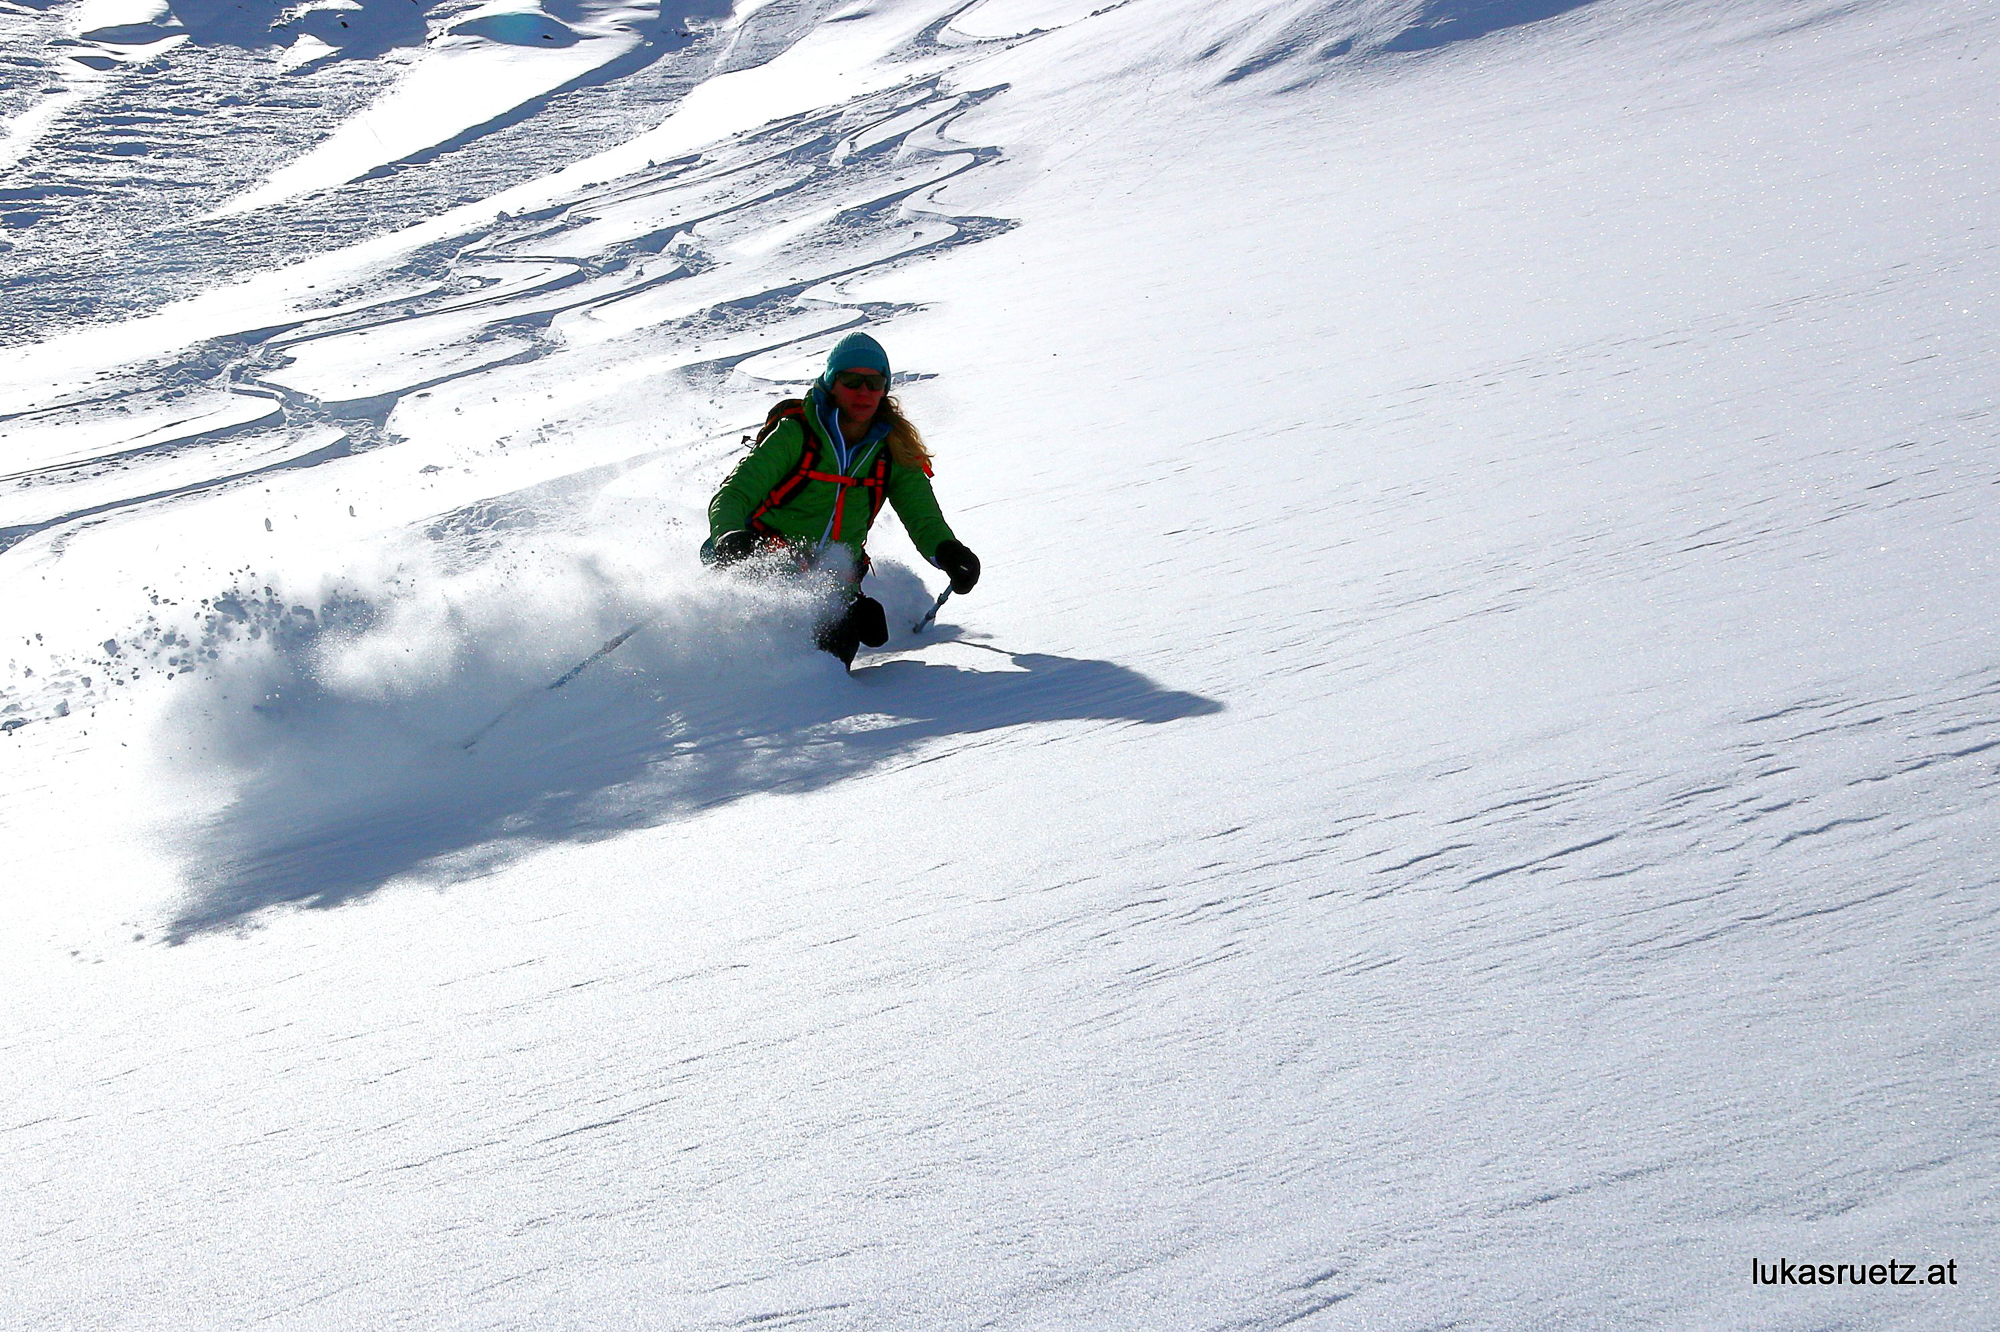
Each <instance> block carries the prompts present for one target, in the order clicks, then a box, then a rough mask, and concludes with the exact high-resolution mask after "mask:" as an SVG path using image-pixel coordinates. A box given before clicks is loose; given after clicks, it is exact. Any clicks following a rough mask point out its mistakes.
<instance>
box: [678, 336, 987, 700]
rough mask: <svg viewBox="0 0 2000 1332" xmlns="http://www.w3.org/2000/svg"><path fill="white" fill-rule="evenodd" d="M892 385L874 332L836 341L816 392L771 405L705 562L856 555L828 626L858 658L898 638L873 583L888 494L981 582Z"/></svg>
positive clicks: (827, 635)
mask: <svg viewBox="0 0 2000 1332" xmlns="http://www.w3.org/2000/svg"><path fill="white" fill-rule="evenodd" d="M888 392H889V354H888V353H887V352H885V351H883V350H882V344H881V343H879V342H877V341H875V339H873V338H871V337H869V336H868V335H867V334H866V333H849V334H848V335H847V336H846V337H844V338H842V339H841V340H840V341H839V342H837V343H835V344H834V348H833V351H832V352H831V353H829V354H828V356H827V358H826V369H825V371H824V372H822V373H821V375H820V377H819V378H818V379H816V380H814V381H813V385H812V388H811V389H810V390H809V391H808V392H807V394H806V396H805V398H804V399H797V398H789V399H786V400H785V401H784V402H781V403H779V404H778V405H777V406H775V407H773V408H772V409H771V412H770V415H769V416H768V417H766V418H765V421H764V429H763V432H762V433H761V434H760V435H759V437H758V440H757V444H756V447H755V448H753V449H752V450H751V451H750V452H749V454H747V455H746V456H745V457H744V458H743V459H742V460H741V461H740V462H738V463H737V464H736V468H735V470H734V471H732V472H730V474H729V479H728V480H726V481H724V482H723V483H722V488H721V489H720V490H718V491H716V492H715V498H714V499H712V500H710V501H709V505H708V528H709V537H708V540H707V541H705V542H703V543H702V547H701V558H702V562H703V563H705V564H709V565H713V566H714V567H716V568H727V567H729V566H730V565H732V564H739V563H741V562H743V561H744V560H748V559H752V558H754V557H757V556H760V555H763V556H769V557H771V563H772V565H773V566H774V567H785V568H788V571H791V572H797V573H804V572H806V571H808V570H810V569H813V568H815V567H818V566H820V565H821V564H822V563H823V562H824V561H825V559H826V557H827V556H828V555H829V553H831V552H834V551H836V550H838V551H840V552H842V553H843V555H842V558H843V559H845V560H847V561H851V562H846V563H843V564H841V565H839V566H837V567H839V568H841V571H842V573H843V574H844V576H845V584H846V585H845V588H844V591H845V594H846V595H845V597H844V598H843V604H842V606H841V608H840V609H839V610H838V611H837V612H836V613H835V614H833V615H832V616H830V617H829V618H828V619H827V620H825V621H824V622H822V623H821V625H820V626H819V630H818V632H817V634H816V635H815V638H814V641H815V643H817V645H818V646H819V647H821V648H823V649H825V650H826V651H828V652H831V653H832V654H833V655H834V656H836V657H839V658H840V660H841V662H842V663H843V664H845V665H852V664H853V661H854V654H855V651H856V650H857V649H858V648H859V647H860V645H861V644H863V643H866V644H867V645H868V646H869V647H880V646H881V645H882V644H884V643H886V642H888V641H889V622H888V617H887V616H886V615H884V614H883V611H882V603H881V602H879V601H877V600H875V598H873V597H870V596H866V595H864V594H863V593H862V591H861V577H862V575H863V574H865V573H867V572H868V552H867V551H866V549H865V548H864V547H865V544H866V542H867V540H868V529H869V528H870V527H871V526H873V524H874V522H875V515H876V514H878V513H880V512H881V510H882V503H883V501H884V500H887V501H888V502H889V503H890V504H893V505H895V506H896V516H897V517H899V518H901V519H902V520H903V526H904V528H905V529H907V530H908V532H909V534H910V540H911V541H912V542H913V543H914V544H915V545H916V548H917V553H918V554H920V555H922V556H923V557H924V558H925V559H927V560H929V561H930V562H931V563H932V564H933V565H935V566H937V567H938V568H939V569H942V570H943V571H944V572H945V574H946V575H948V576H949V577H950V579H951V590H952V591H953V592H955V593H958V594H960V595H963V594H965V593H967V592H970V591H971V590H972V587H973V585H974V584H975V583H977V582H978V581H979V557H978V556H976V555H974V554H973V553H972V552H971V551H970V550H967V549H966V548H965V546H964V544H963V543H961V542H960V541H959V540H958V539H957V538H956V537H954V536H953V535H952V532H951V527H950V525H949V524H947V523H946V522H945V520H944V515H943V514H942V513H940V512H939V511H938V504H937V497H936V496H935V495H934V494H933V493H932V492H931V482H930V478H931V456H930V451H929V450H928V449H926V448H925V447H924V441H923V437H922V436H921V435H919V434H918V433H917V428H916V427H915V426H913V425H911V424H910V422H909V421H908V420H907V419H906V418H905V417H904V416H903V413H902V411H901V410H900V409H899V408H898V406H897V404H896V400H895V399H894V398H892V397H889V396H888Z"/></svg>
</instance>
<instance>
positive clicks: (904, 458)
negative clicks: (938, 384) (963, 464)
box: [875, 396, 931, 476]
mask: <svg viewBox="0 0 2000 1332" xmlns="http://www.w3.org/2000/svg"><path fill="white" fill-rule="evenodd" d="M875 415H876V416H877V417H879V418H881V419H882V420H884V421H887V422H888V423H889V456H890V457H891V458H893V459H895V461H896V465H897V466H898V467H914V468H917V469H919V470H921V471H922V472H923V474H924V475H925V476H929V475H930V474H931V451H930V449H929V448H928V447H927V446H926V445H925V444H924V437H923V435H922V434H921V433H919V432H918V430H917V428H916V427H915V426H914V425H911V424H910V418H909V417H907V416H904V415H903V407H902V404H901V403H899V402H897V401H896V400H895V399H894V398H892V397H887V396H885V397H884V398H883V399H882V405H881V406H880V407H878V408H876V409H875Z"/></svg>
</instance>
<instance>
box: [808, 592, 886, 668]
mask: <svg viewBox="0 0 2000 1332" xmlns="http://www.w3.org/2000/svg"><path fill="white" fill-rule="evenodd" d="M888 641H889V617H888V616H887V615H885V614H883V612H882V603H881V602H879V601H877V600H875V598H873V597H856V598H855V599H854V600H853V601H851V602H849V603H848V606H847V609H846V610H845V611H843V612H842V613H841V614H840V615H839V616H837V617H836V618H834V619H831V620H828V621H827V622H826V623H824V624H822V625H821V626H820V627H819V632H818V633H817V634H815V635H814V636H813V643H814V645H815V646H817V647H818V648H819V649H820V650H821V651H823V652H831V653H832V654H833V655H834V656H836V657H839V658H840V664H841V665H843V666H850V667H851V666H853V665H854V654H855V653H856V652H858V651H860V649H861V645H862V644H863V643H866V644H867V645H868V646H869V647H881V646H882V645H883V644H884V643H886V642H888Z"/></svg>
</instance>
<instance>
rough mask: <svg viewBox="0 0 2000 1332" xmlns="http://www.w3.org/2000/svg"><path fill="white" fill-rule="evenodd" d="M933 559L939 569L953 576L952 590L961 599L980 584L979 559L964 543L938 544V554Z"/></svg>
mask: <svg viewBox="0 0 2000 1332" xmlns="http://www.w3.org/2000/svg"><path fill="white" fill-rule="evenodd" d="M932 558H933V561H934V562H935V563H936V565H937V567H938V568H940V569H942V570H944V571H945V573H947V574H949V575H950V576H951V590H952V591H954V592H956V593H958V595H960V596H961V597H962V596H964V595H965V594H966V593H968V592H970V591H971V590H972V589H973V586H974V585H975V584H977V583H978V582H979V557H978V556H977V555H974V554H973V553H972V552H971V551H969V550H967V549H966V548H965V545H964V544H963V543H962V542H958V541H940V542H938V548H937V554H936V555H935V556H933V557H932Z"/></svg>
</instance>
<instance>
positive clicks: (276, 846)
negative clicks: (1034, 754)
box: [168, 629, 1222, 942]
mask: <svg viewBox="0 0 2000 1332" xmlns="http://www.w3.org/2000/svg"><path fill="white" fill-rule="evenodd" d="M939 637H940V638H941V639H945V640H950V639H952V638H953V637H955V635H954V634H953V633H952V632H951V631H950V630H949V629H946V630H945V631H944V632H943V633H941V634H940V635H939ZM960 642H961V643H962V644H963V646H964V647H968V648H983V649H984V650H985V651H986V652H989V653H992V654H994V656H996V657H997V658H998V660H997V661H996V662H995V663H994V664H995V665H996V666H998V667H999V668H998V669H978V668H977V667H976V665H957V664H951V663H945V662H937V661H915V660H909V659H897V660H890V661H885V662H881V663H880V664H874V665H870V664H869V663H868V662H867V661H866V660H865V659H864V660H863V661H862V662H860V663H857V669H856V671H855V674H854V676H853V677H852V678H851V679H848V680H842V679H839V678H838V673H837V671H835V672H832V673H831V674H819V675H815V676H813V677H812V678H811V679H809V680H807V681H805V683H804V684H803V686H802V687H799V688H794V689H784V690H776V691H772V690H760V689H747V690H746V689H741V688H733V687H731V685H730V683H729V682H728V681H717V680H709V681H706V682H702V683H693V682H690V681H689V680H687V679H686V678H671V677H670V678H668V679H667V680H665V681H664V682H663V681H661V680H659V679H657V678H651V679H649V678H648V677H647V676H646V675H645V674H644V673H640V674H638V675H633V674H631V673H630V672H627V673H626V674H625V675H624V676H623V677H620V676H619V674H618V673H617V672H605V673H603V674H602V675H601V676H599V677H598V678H596V679H592V677H589V676H585V677H583V678H582V679H580V680H579V681H578V685H582V686H585V687H582V688H578V687H576V686H572V687H571V688H569V689H566V690H564V691H563V692H562V693H560V694H549V695H547V696H546V698H545V699H543V700H540V701H538V702H537V704H536V705H535V708H536V712H535V714H534V716H533V717H532V718H530V719H529V720H528V721H527V722H524V723H522V724H509V725H503V726H501V727H499V728H497V729H496V730H495V731H494V733H493V734H492V736H491V737H489V738H488V739H485V740H482V741H481V742H480V745H479V747H478V750H477V751H475V752H473V753H470V754H468V753H466V752H464V751H463V750H461V749H460V748H459V747H458V746H457V745H456V744H451V743H430V744H428V745H426V746H425V747H424V748H423V749H422V750H421V751H419V752H414V753H408V754H405V755H403V756H402V757H401V758H400V759H399V760H397V761H394V762H388V763H377V762H371V760H372V759H375V758H377V757H378V755H377V752H376V751H372V750H371V749H370V747H369V746H368V745H367V744H366V743H365V742H364V741H361V740H359V739H349V740H348V741H346V742H342V743H328V742H324V741H322V742H320V743H317V744H316V745H292V746H290V747H289V748H286V749H283V750H281V751H279V752H278V754H277V756H276V757H275V758H274V759H272V760H270V761H267V762H266V763H265V764H264V765H263V766H262V767H261V769H260V770H259V771H258V772H256V773H255V774H254V775H252V776H251V777H250V778H248V779H247V780H246V781H245V782H244V783H243V784H242V786H241V787H240V788H239V790H238V793H237V796H236V799H235V801H234V802H233V803H232V804H231V805H230V807H229V808H228V809H227V810H225V811H224V812H223V813H222V814H221V815H220V816H219V817H218V818H216V819H215V820H214V822H212V823H211V824H210V825H209V826H208V827H206V828H204V829H203V830H202V834H201V836H200V838H199V840H198V842H196V843H195V844H194V847H193V849H192V851H191V854H190V855H189V861H190V865H189V870H190V879H191V881H192V883H193V885H194V888H195V891H194V894H193V896H192V898H191V899H190V900H189V901H187V902H186V903H185V905H184V907H183V909H182V910H181V911H180V913H179V916H178V918H177V919H176V920H175V921H174V922H173V924H172V926H171V927H170V929H169V931H168V937H169V938H171V939H173V940H174V941H176V942H179V941H182V940H185V939H187V938H188V937H190V936H192V935H195V934H199V933H203V932H206V931H210V930H215V929H227V928H230V927H234V926H240V925H242V924H244V923H246V922H247V920H248V918H249V917H250V916H251V915H253V914H254V913H256V912H258V911H260V910H262V909H264V908H267V907H272V906H278V905H282V904H297V905H302V906H311V907H331V906H337V905H339V904H341V903H344V902H350V901H353V900H354V899H356V898H360V897H363V896H366V895H367V894H369V893H372V892H373V891H374V890H375V889H377V888H379V887H381V886H382V885H383V884H385V883H387V882H388V881H389V880H391V879H394V878H397V877H399V876H403V875H418V876H420V877H423V878H427V879H430V880H432V881H434V882H443V883H451V882H459V881H463V880H466V879H470V878H475V877H478V876H480V875H483V874H485V873H489V872H491V871H492V870H494V869H497V868H499V867H501V866H503V865H505V864H506V863H508V862H510V861H512V860H514V859H516V858H517V857H519V856H521V855H523V854H525V853H528V852H530V851H533V850H535V849H536V848H538V847H541V846H545V845H553V844H558V843H564V842H580V841H593V840H598V839H601V838H605V837H610V836H615V835H617V834H618V833H621V832H625V831H629V830H632V829H635V828H643V827H649V826H655V825H658V824H663V823H668V822H672V821H674V820H677V819H681V818H685V817H688V816H689V815H691V814H693V813H695V812H696V811H699V810H702V809H706V808H711V807H714V806H718V805H725V804H728V803H730V802H732V801H735V800H739V799H741V798H743V797H744V796H747V795H751V794H755V793H766V792H801V791H811V790H816V789H818V788H821V787H825V786H829V785H831V784H833V783H835V782H838V781H842V780H844V779H846V778H849V777H854V776H859V775H862V774H865V773H867V772H870V771H872V770H875V769H877V768H880V767H882V766H884V765H887V764H891V763H893V762H895V761H896V760H898V759H899V758H903V757H906V756H909V757H915V756H916V755H917V753H918V751H919V750H935V749H936V748H937V745H936V742H940V741H948V740H949V739H950V737H953V736H967V735H974V734H978V733H982V732H993V731H999V730H1002V729H1005V728H1010V727H1026V726H1034V725H1038V724H1046V723H1057V722H1099V723H1114V724H1116V723H1122V724H1126V725H1158V724H1161V723H1165V722H1172V721H1178V720H1182V719H1184V718H1190V717H1200V716H1206V715H1210V714H1213V713H1217V712H1220V711H1221V710H1222V705H1221V704H1220V703H1218V702H1216V701H1215V700H1213V699H1210V698H1205V697H1203V696H1201V695H1199V694H1191V693H1185V692H1181V691H1179V690H1172V689H1166V688H1162V687H1161V686H1160V685H1158V684H1156V683H1155V682H1154V681H1152V680H1151V679H1149V678H1147V677H1146V676H1145V675H1143V674H1141V673H1140V672H1138V671H1135V670H1132V669H1131V668H1129V667H1125V666H1120V665H1118V664H1117V663H1115V662H1109V661H1098V660H1092V659H1089V658H1076V657H1063V656H1056V655H1053V654H1047V653H1013V652H1006V651H1003V650H1001V649H997V648H986V647H985V646H984V645H982V644H977V643H966V642H964V640H960ZM954 655H959V656H962V657H965V658H966V659H968V660H969V661H971V660H975V659H974V657H973V654H972V653H970V652H959V653H955V654H954ZM662 683H665V684H667V685H669V686H670V688H669V689H667V690H665V691H664V692H663V691H662V690H661V689H660V688H659V686H660V685H661V684H662ZM366 730H367V728H366V727H356V728H352V729H351V730H350V731H348V732H347V734H348V735H350V736H351V737H358V736H360V735H362V734H364V733H365V732H366ZM377 733H379V731H378V732H377ZM343 750H344V751H345V752H340V751H343ZM329 751H334V752H329ZM934 756H935V755H934V754H933V753H929V752H926V753H924V754H923V757H924V758H925V759H929V758H931V757H934ZM782 826H783V825H782V824H779V825H777V827H776V828H775V829H774V832H773V835H774V836H783V832H782ZM742 868H747V867H742ZM711 869H712V871H713V872H726V871H727V867H724V866H715V867H711Z"/></svg>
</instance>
